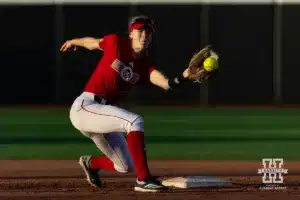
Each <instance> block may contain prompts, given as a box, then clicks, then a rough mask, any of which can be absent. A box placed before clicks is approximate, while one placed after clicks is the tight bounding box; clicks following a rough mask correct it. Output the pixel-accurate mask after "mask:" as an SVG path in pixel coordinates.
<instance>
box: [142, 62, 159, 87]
mask: <svg viewBox="0 0 300 200" xmlns="http://www.w3.org/2000/svg"><path fill="white" fill-rule="evenodd" d="M156 69H157V68H156V65H155V64H154V63H153V62H150V63H148V64H147V65H146V67H145V70H143V74H142V82H143V83H146V84H148V83H150V74H151V73H152V72H153V71H154V70H156Z"/></svg>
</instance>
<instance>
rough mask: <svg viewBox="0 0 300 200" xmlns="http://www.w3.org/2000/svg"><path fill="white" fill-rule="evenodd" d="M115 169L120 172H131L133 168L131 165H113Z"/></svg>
mask: <svg viewBox="0 0 300 200" xmlns="http://www.w3.org/2000/svg"><path fill="white" fill-rule="evenodd" d="M114 167H115V169H116V170H117V171H118V172H120V173H128V172H133V170H134V168H133V166H131V165H122V166H119V165H116V164H115V165H114Z"/></svg>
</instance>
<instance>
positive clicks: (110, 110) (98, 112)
mask: <svg viewBox="0 0 300 200" xmlns="http://www.w3.org/2000/svg"><path fill="white" fill-rule="evenodd" d="M70 120H71V122H72V124H73V126H74V127H75V128H76V129H77V130H79V131H80V132H81V133H82V134H83V135H85V136H86V137H89V138H90V139H92V140H93V142H94V143H95V144H96V146H97V147H98V148H99V149H100V150H101V151H102V152H103V153H104V154H105V155H106V156H107V157H108V158H110V159H111V160H112V161H113V163H114V166H115V169H116V170H117V171H119V172H123V173H125V172H128V171H131V170H133V168H134V166H133V162H132V159H131V156H130V153H129V151H128V148H127V143H126V139H125V137H124V135H123V133H129V132H131V131H142V132H143V131H144V120H143V118H142V117H141V116H139V115H137V114H134V113H131V112H129V111H127V110H125V109H121V108H118V107H116V106H112V105H105V104H99V103H97V102H96V101H94V94H93V93H88V92H83V93H82V94H81V95H80V96H79V97H77V98H76V100H75V101H74V103H73V105H72V107H71V109H70Z"/></svg>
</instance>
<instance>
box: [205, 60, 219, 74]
mask: <svg viewBox="0 0 300 200" xmlns="http://www.w3.org/2000/svg"><path fill="white" fill-rule="evenodd" d="M203 67H204V69H205V70H206V71H208V72H211V71H214V70H216V69H217V68H218V60H217V59H216V58H214V57H208V58H206V59H205V60H204V62H203Z"/></svg>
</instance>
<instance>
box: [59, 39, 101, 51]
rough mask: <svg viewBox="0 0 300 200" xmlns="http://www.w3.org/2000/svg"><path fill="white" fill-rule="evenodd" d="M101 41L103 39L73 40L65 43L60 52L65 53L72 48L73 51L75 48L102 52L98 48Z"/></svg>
mask: <svg viewBox="0 0 300 200" xmlns="http://www.w3.org/2000/svg"><path fill="white" fill-rule="evenodd" d="M102 40H103V38H100V39H98V38H93V37H83V38H75V39H72V40H68V41H66V42H65V43H64V44H63V45H62V46H61V48H60V51H62V52H65V51H67V50H70V49H72V48H73V50H74V51H75V50H76V49H77V47H83V48H86V49H89V50H103V49H101V48H100V46H99V43H100V42H101V41H102Z"/></svg>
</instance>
